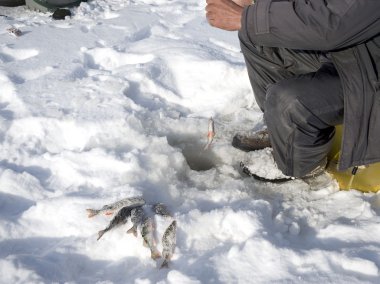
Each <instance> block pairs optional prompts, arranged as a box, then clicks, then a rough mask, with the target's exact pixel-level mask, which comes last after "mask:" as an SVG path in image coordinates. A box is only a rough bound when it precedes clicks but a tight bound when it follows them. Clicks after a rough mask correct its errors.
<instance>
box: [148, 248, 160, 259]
mask: <svg viewBox="0 0 380 284" xmlns="http://www.w3.org/2000/svg"><path fill="white" fill-rule="evenodd" d="M150 257H151V258H152V259H159V258H160V257H161V253H160V252H159V251H158V250H156V249H155V250H154V249H152V250H151V254H150Z"/></svg>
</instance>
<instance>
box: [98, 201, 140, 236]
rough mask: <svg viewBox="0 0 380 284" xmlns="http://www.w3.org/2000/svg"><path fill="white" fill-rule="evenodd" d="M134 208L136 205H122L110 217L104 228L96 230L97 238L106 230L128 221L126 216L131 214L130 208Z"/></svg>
mask: <svg viewBox="0 0 380 284" xmlns="http://www.w3.org/2000/svg"><path fill="white" fill-rule="evenodd" d="M134 208H136V206H126V207H123V208H121V209H120V210H119V212H117V214H116V215H115V217H113V218H112V220H111V221H110V223H109V224H108V226H107V227H106V228H105V229H104V230H101V231H99V232H98V240H99V239H100V238H101V237H102V236H103V235H104V234H105V233H106V232H108V231H110V230H112V229H113V228H116V227H118V226H120V225H123V224H126V223H127V221H128V217H129V216H131V212H132V210H133V209H134Z"/></svg>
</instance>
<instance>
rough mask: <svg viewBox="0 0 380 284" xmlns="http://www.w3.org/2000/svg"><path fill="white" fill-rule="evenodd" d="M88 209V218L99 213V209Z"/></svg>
mask: <svg viewBox="0 0 380 284" xmlns="http://www.w3.org/2000/svg"><path fill="white" fill-rule="evenodd" d="M86 211H87V214H88V218H92V217H94V216H96V215H98V214H99V210H95V209H86Z"/></svg>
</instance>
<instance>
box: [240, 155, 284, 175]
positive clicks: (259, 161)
mask: <svg viewBox="0 0 380 284" xmlns="http://www.w3.org/2000/svg"><path fill="white" fill-rule="evenodd" d="M243 163H244V165H245V167H247V169H248V170H249V171H250V172H251V173H253V174H255V175H257V176H259V177H263V178H266V179H280V178H290V177H289V176H287V175H284V174H283V173H282V172H281V170H280V169H279V168H278V167H277V164H276V162H275V161H274V158H273V149H272V148H265V149H263V150H258V151H252V152H249V154H248V155H247V157H246V159H245V161H243Z"/></svg>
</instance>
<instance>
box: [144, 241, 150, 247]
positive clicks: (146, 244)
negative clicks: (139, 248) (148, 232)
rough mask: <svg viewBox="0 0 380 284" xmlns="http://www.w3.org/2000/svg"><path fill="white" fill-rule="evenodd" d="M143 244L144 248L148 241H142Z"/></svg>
mask: <svg viewBox="0 0 380 284" xmlns="http://www.w3.org/2000/svg"><path fill="white" fill-rule="evenodd" d="M143 246H144V247H146V248H147V247H149V245H148V243H147V242H146V241H145V240H144V241H143Z"/></svg>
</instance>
